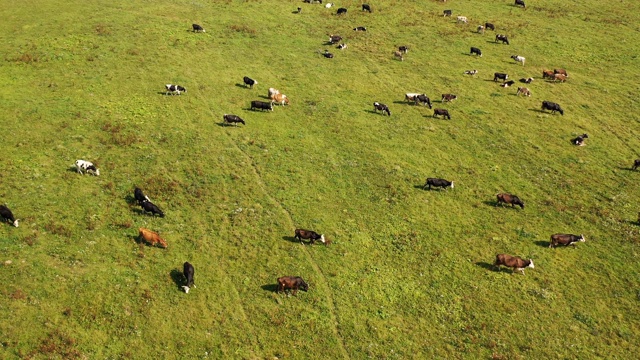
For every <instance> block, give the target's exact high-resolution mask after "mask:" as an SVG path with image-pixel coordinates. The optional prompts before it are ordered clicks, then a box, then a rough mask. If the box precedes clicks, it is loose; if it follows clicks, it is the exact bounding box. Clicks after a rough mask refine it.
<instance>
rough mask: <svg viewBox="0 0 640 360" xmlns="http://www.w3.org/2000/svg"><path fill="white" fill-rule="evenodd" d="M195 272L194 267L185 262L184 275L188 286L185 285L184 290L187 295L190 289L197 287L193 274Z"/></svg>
mask: <svg viewBox="0 0 640 360" xmlns="http://www.w3.org/2000/svg"><path fill="white" fill-rule="evenodd" d="M194 272H195V269H194V268H193V265H191V264H189V262H188V261H185V263H184V265H183V267H182V273H183V274H184V277H185V279H187V285H183V286H182V288H183V289H184V292H185V293H187V294H188V293H189V289H190V288H191V287H194V288H195V287H196V285H195V284H194V283H193V274H194Z"/></svg>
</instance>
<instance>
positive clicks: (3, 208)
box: [0, 205, 20, 227]
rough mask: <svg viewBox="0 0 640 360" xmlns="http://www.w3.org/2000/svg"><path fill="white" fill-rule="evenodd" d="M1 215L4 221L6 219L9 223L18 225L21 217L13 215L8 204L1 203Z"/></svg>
mask: <svg viewBox="0 0 640 360" xmlns="http://www.w3.org/2000/svg"><path fill="white" fill-rule="evenodd" d="M0 217H2V221H6V222H8V223H9V224H11V225H13V226H15V227H18V225H19V224H18V222H19V221H20V219H16V218H14V217H13V213H12V212H11V210H9V208H8V207H7V206H6V205H0Z"/></svg>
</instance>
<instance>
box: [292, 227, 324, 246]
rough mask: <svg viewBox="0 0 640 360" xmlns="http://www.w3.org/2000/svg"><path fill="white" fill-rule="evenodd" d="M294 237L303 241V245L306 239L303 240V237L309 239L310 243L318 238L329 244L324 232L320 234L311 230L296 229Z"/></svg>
mask: <svg viewBox="0 0 640 360" xmlns="http://www.w3.org/2000/svg"><path fill="white" fill-rule="evenodd" d="M294 238H295V239H296V240H298V241H300V243H302V244H303V245H304V241H302V239H305V240H309V244H314V243H315V242H316V240H318V241H320V242H321V243H323V244H325V245H327V242H326V240H325V239H324V234H318V233H317V232H315V231H311V230H305V229H296V231H295V234H294Z"/></svg>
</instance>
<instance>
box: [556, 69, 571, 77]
mask: <svg viewBox="0 0 640 360" xmlns="http://www.w3.org/2000/svg"><path fill="white" fill-rule="evenodd" d="M553 73H554V74H562V75H564V76H566V77H569V75H568V74H567V70H565V69H553Z"/></svg>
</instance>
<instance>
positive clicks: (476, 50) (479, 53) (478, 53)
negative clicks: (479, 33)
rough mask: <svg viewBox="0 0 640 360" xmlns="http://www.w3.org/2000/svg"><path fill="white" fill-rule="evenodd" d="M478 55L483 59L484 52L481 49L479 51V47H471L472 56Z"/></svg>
mask: <svg viewBox="0 0 640 360" xmlns="http://www.w3.org/2000/svg"><path fill="white" fill-rule="evenodd" d="M473 54H476V55H478V56H480V57H482V51H480V49H478V48H477V47H473V46H472V47H471V53H470V55H473Z"/></svg>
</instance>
